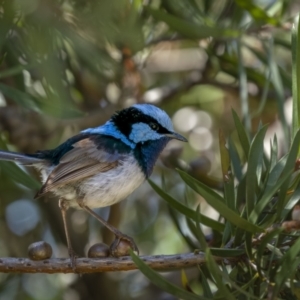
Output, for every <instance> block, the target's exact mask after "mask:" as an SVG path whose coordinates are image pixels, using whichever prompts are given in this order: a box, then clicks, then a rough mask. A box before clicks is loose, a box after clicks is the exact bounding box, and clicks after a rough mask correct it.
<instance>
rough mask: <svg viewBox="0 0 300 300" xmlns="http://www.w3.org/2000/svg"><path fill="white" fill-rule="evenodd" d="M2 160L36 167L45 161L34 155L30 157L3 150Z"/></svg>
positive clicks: (1, 153)
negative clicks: (35, 165)
mask: <svg viewBox="0 0 300 300" xmlns="http://www.w3.org/2000/svg"><path fill="white" fill-rule="evenodd" d="M0 160H6V161H13V162H16V163H19V164H23V165H34V164H38V163H42V162H43V161H44V160H43V159H40V158H37V157H34V154H33V155H29V154H21V153H17V152H10V151H2V150H0Z"/></svg>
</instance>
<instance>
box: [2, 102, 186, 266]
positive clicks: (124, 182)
mask: <svg viewBox="0 0 300 300" xmlns="http://www.w3.org/2000/svg"><path fill="white" fill-rule="evenodd" d="M171 139H177V140H180V141H184V142H186V141H187V140H186V139H185V138H184V137H183V136H181V135H180V134H178V133H176V132H174V130H173V126H172V122H171V120H170V118H169V116H168V115H167V114H166V113H165V112H164V111H163V110H161V109H159V108H157V107H155V106H153V105H150V104H136V105H133V106H131V107H129V108H126V109H123V110H121V111H119V112H116V113H115V114H114V115H113V116H112V117H111V119H110V120H109V121H107V122H106V123H105V124H104V125H102V126H99V127H96V128H89V129H86V130H83V131H81V133H79V134H78V135H75V136H73V137H72V138H70V139H68V140H67V141H65V142H64V143H63V144H61V145H60V146H58V147H57V148H55V149H53V150H45V151H38V152H36V153H35V154H19V153H14V152H7V151H0V160H8V161H14V162H17V163H20V164H23V165H27V166H33V167H35V168H37V169H39V170H40V171H41V174H42V181H43V186H42V188H41V189H40V191H39V192H38V193H37V195H36V198H37V197H40V196H42V195H44V194H46V193H47V192H53V193H54V194H56V195H57V196H58V197H59V199H60V200H59V207H60V209H61V212H62V217H63V222H64V228H65V233H66V238H67V244H68V250H69V255H70V257H71V260H72V264H73V266H74V262H75V260H74V259H75V256H74V252H73V249H72V246H71V242H70V236H69V233H68V228H67V222H66V211H67V209H68V207H70V206H74V207H77V208H82V209H84V210H86V211H87V212H89V213H90V214H91V215H93V216H94V217H95V218H97V220H99V221H100V222H101V223H102V224H104V225H105V226H106V227H107V228H108V229H109V230H111V231H112V232H113V233H114V234H115V236H116V238H117V239H118V240H119V241H120V240H121V239H125V240H127V241H129V243H130V245H131V247H132V249H133V250H135V251H138V248H137V246H136V245H135V243H134V241H133V239H132V238H131V237H129V236H127V235H125V234H123V233H121V232H120V231H119V230H117V229H116V228H114V227H113V226H111V225H110V224H108V223H107V222H106V221H105V220H103V219H102V218H101V217H100V216H99V215H97V214H96V213H95V212H94V211H93V210H92V208H96V207H104V206H109V205H112V204H114V203H117V202H119V201H120V200H123V199H124V198H126V197H127V196H128V195H130V194H131V193H132V192H133V191H134V190H135V189H136V188H137V187H139V186H140V185H141V183H142V182H143V181H145V179H147V178H148V177H149V176H150V175H151V173H152V169H153V166H154V164H155V162H156V160H157V158H158V156H159V154H160V153H161V151H162V150H163V149H164V147H165V146H166V144H167V143H168V142H169V141H170V140H171ZM114 244H115V247H117V243H114ZM113 250H114V249H112V254H113Z"/></svg>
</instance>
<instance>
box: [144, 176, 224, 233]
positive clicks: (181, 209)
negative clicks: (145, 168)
mask: <svg viewBox="0 0 300 300" xmlns="http://www.w3.org/2000/svg"><path fill="white" fill-rule="evenodd" d="M148 182H149V184H150V185H151V187H152V188H153V189H154V191H155V192H156V193H157V194H158V195H159V196H160V197H162V198H163V199H164V200H166V201H167V202H168V204H169V205H171V206H172V207H173V208H175V209H176V210H177V211H179V212H180V213H182V214H183V215H185V216H187V217H189V218H191V219H193V220H194V221H197V214H196V212H195V211H194V210H192V209H190V208H188V207H187V206H185V205H184V204H182V203H180V202H179V201H177V200H175V199H174V198H173V197H172V196H170V195H169V194H167V193H166V192H164V191H163V190H162V189H161V188H160V187H159V186H158V185H156V184H155V183H154V182H153V181H151V180H148ZM201 221H202V224H204V225H206V226H208V227H210V228H212V229H214V230H217V231H223V230H224V224H222V223H220V222H218V221H215V220H213V219H211V218H209V217H206V216H204V215H201Z"/></svg>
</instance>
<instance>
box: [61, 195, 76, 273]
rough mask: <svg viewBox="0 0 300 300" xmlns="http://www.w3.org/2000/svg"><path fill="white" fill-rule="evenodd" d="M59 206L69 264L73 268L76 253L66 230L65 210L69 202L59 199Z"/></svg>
mask: <svg viewBox="0 0 300 300" xmlns="http://www.w3.org/2000/svg"><path fill="white" fill-rule="evenodd" d="M59 208H60V211H61V215H62V219H63V223H64V229H65V234H66V239H67V245H68V252H69V256H70V260H71V266H72V268H73V269H75V267H76V257H77V255H76V254H75V252H74V250H73V248H72V244H71V238H70V234H69V230H68V225H67V217H66V216H67V210H68V208H69V204H68V202H67V201H66V200H64V199H60V200H59Z"/></svg>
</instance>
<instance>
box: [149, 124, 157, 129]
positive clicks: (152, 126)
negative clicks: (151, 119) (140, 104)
mask: <svg viewBox="0 0 300 300" xmlns="http://www.w3.org/2000/svg"><path fill="white" fill-rule="evenodd" d="M149 126H150V128H151V129H153V130H155V131H156V130H158V129H159V126H158V125H157V124H156V123H150V124H149Z"/></svg>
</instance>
